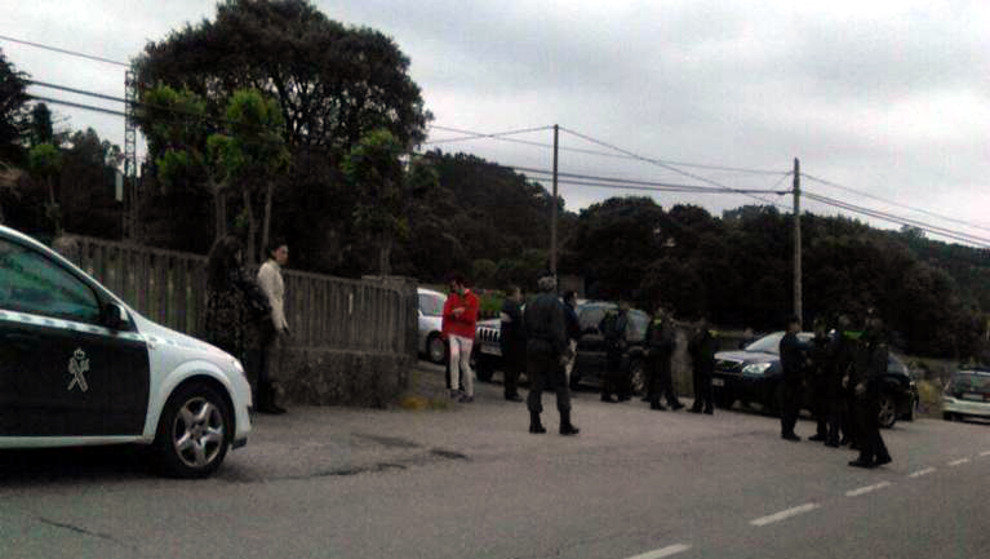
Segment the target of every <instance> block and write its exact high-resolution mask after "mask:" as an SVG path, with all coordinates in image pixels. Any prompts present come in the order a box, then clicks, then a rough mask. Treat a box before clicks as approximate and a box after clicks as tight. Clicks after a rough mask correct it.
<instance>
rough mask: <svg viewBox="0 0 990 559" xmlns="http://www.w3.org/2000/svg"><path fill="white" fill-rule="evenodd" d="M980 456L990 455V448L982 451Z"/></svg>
mask: <svg viewBox="0 0 990 559" xmlns="http://www.w3.org/2000/svg"><path fill="white" fill-rule="evenodd" d="M980 456H990V450H984V451H983V452H981V453H980Z"/></svg>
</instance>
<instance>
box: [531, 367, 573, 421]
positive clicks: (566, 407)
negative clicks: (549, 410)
mask: <svg viewBox="0 0 990 559" xmlns="http://www.w3.org/2000/svg"><path fill="white" fill-rule="evenodd" d="M526 375H527V376H528V377H529V396H528V397H527V398H526V407H527V408H528V409H529V411H531V412H534V413H543V390H544V389H545V388H549V389H551V390H553V391H554V392H555V393H556V394H557V411H560V412H569V411H570V410H571V392H570V388H569V387H568V386H567V375H566V374H565V373H564V367H563V366H562V365H561V364H560V358H559V357H557V356H555V355H552V354H545V353H529V354H527V355H526Z"/></svg>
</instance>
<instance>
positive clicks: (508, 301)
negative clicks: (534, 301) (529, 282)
mask: <svg viewBox="0 0 990 559" xmlns="http://www.w3.org/2000/svg"><path fill="white" fill-rule="evenodd" d="M506 294H507V297H506V298H505V300H504V301H502V312H501V313H500V314H499V317H500V318H501V320H502V324H501V330H499V343H500V345H501V346H502V371H503V375H504V376H505V382H504V383H503V384H504V388H505V391H504V392H505V399H506V400H509V401H510V402H522V397H520V396H519V392H518V391H517V388H516V385H517V383H518V381H519V374H520V373H522V372H523V371H524V370H525V368H526V330H525V329H524V328H523V314H522V302H523V297H522V290H521V289H519V288H518V287H516V286H514V285H513V286H509V289H508V290H507V292H506Z"/></svg>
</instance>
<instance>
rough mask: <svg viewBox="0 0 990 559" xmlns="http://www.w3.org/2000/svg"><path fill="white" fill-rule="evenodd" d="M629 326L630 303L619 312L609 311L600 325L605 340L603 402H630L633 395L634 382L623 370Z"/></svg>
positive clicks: (620, 305) (623, 305)
mask: <svg viewBox="0 0 990 559" xmlns="http://www.w3.org/2000/svg"><path fill="white" fill-rule="evenodd" d="M628 326H629V303H626V302H625V301H622V302H620V303H619V311H618V312H613V311H608V312H606V313H605V316H604V317H603V318H602V320H601V322H599V323H598V330H599V331H601V333H602V337H603V338H604V339H605V374H604V375H602V401H603V402H614V401H615V400H612V394H615V395H616V396H617V397H618V401H620V402H623V401H625V400H628V399H629V398H630V397H631V395H632V382H631V380H630V379H628V378H626V377H628V372H627V371H625V370H623V369H624V368H623V362H622V358H623V356H624V355H625V352H626V346H627V343H628V342H627V341H626V329H627V328H628Z"/></svg>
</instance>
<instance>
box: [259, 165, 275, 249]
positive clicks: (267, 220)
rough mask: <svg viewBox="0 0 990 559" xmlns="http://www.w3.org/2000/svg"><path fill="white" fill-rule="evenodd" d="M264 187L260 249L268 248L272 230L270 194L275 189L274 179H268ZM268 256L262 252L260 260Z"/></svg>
mask: <svg viewBox="0 0 990 559" xmlns="http://www.w3.org/2000/svg"><path fill="white" fill-rule="evenodd" d="M266 186H267V188H266V189H265V216H264V218H263V220H262V222H261V250H262V251H267V250H268V243H269V242H270V239H269V235H271V230H272V195H273V193H274V191H275V181H273V180H271V179H269V180H268V184H267V185H266ZM267 258H268V255H267V254H263V255H262V257H261V260H262V261H264V260H266V259H267Z"/></svg>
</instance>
